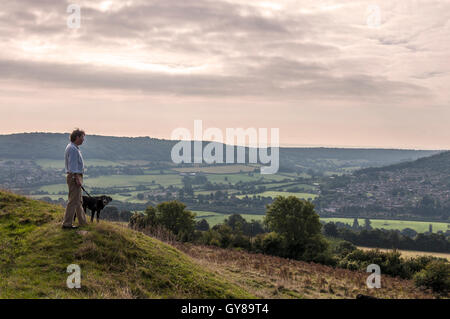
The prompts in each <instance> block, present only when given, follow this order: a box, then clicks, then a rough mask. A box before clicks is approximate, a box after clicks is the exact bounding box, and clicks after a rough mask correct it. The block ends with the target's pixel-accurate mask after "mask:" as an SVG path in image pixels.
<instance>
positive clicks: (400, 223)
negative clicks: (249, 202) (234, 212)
mask: <svg viewBox="0 0 450 319" xmlns="http://www.w3.org/2000/svg"><path fill="white" fill-rule="evenodd" d="M194 212H195V213H196V214H197V216H196V218H197V219H203V218H204V219H206V220H207V222H208V223H209V225H210V226H214V225H216V224H218V223H222V222H223V221H224V220H225V218H227V217H228V216H230V215H231V214H221V213H216V212H204V211H194ZM241 216H242V217H244V218H245V219H246V220H247V221H250V220H251V219H254V220H258V221H262V220H263V218H264V216H265V215H252V214H241ZM320 220H321V221H323V222H336V221H339V222H341V223H347V224H350V225H352V224H353V219H352V218H320ZM370 221H371V222H372V227H373V228H384V229H399V230H402V229H404V228H407V227H408V228H411V229H414V230H415V231H416V232H418V233H423V232H426V231H428V226H429V225H430V224H432V225H433V232H434V233H435V232H437V231H439V230H442V231H444V232H445V231H446V230H447V229H448V228H447V227H448V225H450V224H449V223H437V222H417V221H406V220H386V219H384V220H382V219H378V220H377V219H371V220H370ZM358 222H359V224H360V225H364V219H361V218H360V219H358Z"/></svg>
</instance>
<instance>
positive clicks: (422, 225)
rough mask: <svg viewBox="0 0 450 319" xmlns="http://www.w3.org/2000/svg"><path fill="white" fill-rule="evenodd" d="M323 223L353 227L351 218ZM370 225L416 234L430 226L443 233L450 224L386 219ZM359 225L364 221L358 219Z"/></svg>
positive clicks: (374, 221) (328, 220)
mask: <svg viewBox="0 0 450 319" xmlns="http://www.w3.org/2000/svg"><path fill="white" fill-rule="evenodd" d="M320 220H321V221H324V222H341V223H346V224H350V225H353V218H321V219H320ZM370 221H371V225H372V227H373V228H384V229H399V230H402V229H404V228H411V229H414V230H415V231H416V232H418V233H424V232H427V231H428V227H429V225H430V224H432V225H433V226H432V227H433V233H435V232H437V231H439V230H442V231H443V232H445V231H446V230H447V229H449V228H448V227H449V225H450V223H438V222H418V221H408V220H388V219H371V220H370ZM358 223H359V225H360V226H361V225H364V219H362V218H359V219H358Z"/></svg>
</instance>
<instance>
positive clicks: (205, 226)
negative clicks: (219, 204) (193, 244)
mask: <svg viewBox="0 0 450 319" xmlns="http://www.w3.org/2000/svg"><path fill="white" fill-rule="evenodd" d="M195 229H197V230H202V231H207V230H209V224H208V221H207V220H206V219H204V218H203V219H202V220H200V221H198V222H197V224H196V226H195Z"/></svg>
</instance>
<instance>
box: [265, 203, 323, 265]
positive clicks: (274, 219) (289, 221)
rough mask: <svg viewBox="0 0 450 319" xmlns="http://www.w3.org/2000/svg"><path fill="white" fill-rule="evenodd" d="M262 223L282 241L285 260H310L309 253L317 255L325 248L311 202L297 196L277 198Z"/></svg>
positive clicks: (269, 207)
mask: <svg viewBox="0 0 450 319" xmlns="http://www.w3.org/2000/svg"><path fill="white" fill-rule="evenodd" d="M264 222H265V223H266V225H267V227H268V228H269V230H271V231H273V232H275V233H277V234H278V235H280V236H281V237H282V238H283V239H284V241H285V243H286V251H285V255H286V257H291V258H300V259H301V258H302V257H303V255H304V254H305V253H308V259H310V257H311V252H312V251H314V253H315V254H319V253H321V252H322V251H323V249H325V248H326V245H324V244H323V243H324V241H323V236H322V235H321V233H320V230H321V228H322V224H321V223H320V221H319V215H317V213H316V212H315V211H314V205H313V204H312V203H311V202H310V201H306V200H303V199H299V198H297V197H296V196H288V197H283V196H277V197H276V198H275V200H274V201H273V202H272V204H270V205H268V206H267V212H266V216H265V218H264ZM317 243H320V245H319V244H317ZM316 244H317V245H316Z"/></svg>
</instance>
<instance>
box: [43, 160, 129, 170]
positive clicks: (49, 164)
mask: <svg viewBox="0 0 450 319" xmlns="http://www.w3.org/2000/svg"><path fill="white" fill-rule="evenodd" d="M35 162H36V164H37V165H39V166H41V167H42V168H57V169H63V168H64V158H63V159H62V160H53V159H38V160H35ZM129 164H131V163H129ZM85 165H86V167H88V168H89V166H124V165H127V162H126V161H124V162H115V161H108V160H102V159H89V160H88V161H85Z"/></svg>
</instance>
